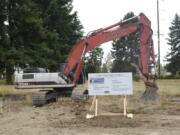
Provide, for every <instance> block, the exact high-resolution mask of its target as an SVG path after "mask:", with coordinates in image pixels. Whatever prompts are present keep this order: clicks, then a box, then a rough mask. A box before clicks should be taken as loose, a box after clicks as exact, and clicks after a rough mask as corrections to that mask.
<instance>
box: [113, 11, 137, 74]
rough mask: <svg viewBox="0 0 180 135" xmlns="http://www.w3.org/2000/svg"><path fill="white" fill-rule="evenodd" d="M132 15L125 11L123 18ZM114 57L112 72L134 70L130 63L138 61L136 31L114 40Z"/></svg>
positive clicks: (132, 14)
mask: <svg viewBox="0 0 180 135" xmlns="http://www.w3.org/2000/svg"><path fill="white" fill-rule="evenodd" d="M133 16H134V13H133V12H129V13H127V14H126V15H125V16H124V18H123V20H125V19H128V18H131V17H133ZM112 46H113V51H112V57H113V58H114V61H113V67H112V72H127V71H133V72H136V70H135V68H134V67H132V66H131V63H132V62H133V63H137V62H138V33H136V34H134V33H132V34H130V35H128V36H125V37H122V38H120V39H117V40H114V41H113V43H112Z"/></svg>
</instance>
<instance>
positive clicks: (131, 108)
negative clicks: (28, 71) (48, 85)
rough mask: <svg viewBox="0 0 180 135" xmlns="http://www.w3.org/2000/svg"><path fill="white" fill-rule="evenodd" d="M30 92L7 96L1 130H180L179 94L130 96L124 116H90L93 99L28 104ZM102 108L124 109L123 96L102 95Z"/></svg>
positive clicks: (137, 134)
mask: <svg viewBox="0 0 180 135" xmlns="http://www.w3.org/2000/svg"><path fill="white" fill-rule="evenodd" d="M26 96H27V95H21V96H19V97H18V96H17V95H13V96H6V97H5V103H6V104H5V107H4V113H3V114H1V115H0V127H1V128H0V134H2V135H10V134H15V135H16V134H18V135H24V134H26V135H31V134H35V135H36V134H44V135H49V134H65V135H69V134H95V135H96V134H97V135H98V134H115V135H119V134H135V135H141V134H142V135H144V134H147V135H148V134H157V135H158V134H160V135H164V134H165V135H168V134H173V135H174V134H177V135H179V134H180V130H179V127H180V103H179V102H175V101H173V100H172V99H173V98H174V97H177V96H169V95H168V96H166V95H163V96H162V98H161V101H160V102H158V103H142V102H140V101H139V97H140V94H138V93H136V95H135V96H132V97H128V112H130V113H133V114H134V118H133V119H129V118H125V117H123V116H98V117H96V118H93V119H90V120H87V119H86V118H85V116H86V114H87V113H88V112H89V107H90V104H91V101H92V98H90V99H89V100H88V101H85V102H74V101H73V100H71V98H60V99H59V100H58V102H56V103H50V104H48V105H46V106H43V107H33V106H31V105H30V104H25V103H26V102H27V101H26V100H27V98H26ZM98 99H99V111H100V113H103V112H113V113H122V112H123V106H122V97H111V96H110V97H98Z"/></svg>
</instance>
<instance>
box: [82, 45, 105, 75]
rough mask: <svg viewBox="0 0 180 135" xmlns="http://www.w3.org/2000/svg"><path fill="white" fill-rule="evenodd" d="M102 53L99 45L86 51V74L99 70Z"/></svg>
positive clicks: (98, 71)
mask: <svg viewBox="0 0 180 135" xmlns="http://www.w3.org/2000/svg"><path fill="white" fill-rule="evenodd" d="M103 54H104V53H103V49H102V48H100V47H96V48H95V49H93V50H91V51H90V52H89V53H88V56H86V57H85V66H84V68H85V72H86V74H88V73H100V72H101V64H102V58H103Z"/></svg>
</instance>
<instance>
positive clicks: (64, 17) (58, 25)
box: [35, 0, 83, 71]
mask: <svg viewBox="0 0 180 135" xmlns="http://www.w3.org/2000/svg"><path fill="white" fill-rule="evenodd" d="M35 1H36V2H37V3H38V6H39V8H40V9H41V11H42V12H41V16H42V19H43V25H44V27H45V28H46V30H47V32H46V33H47V38H46V39H45V42H46V44H47V48H48V49H50V50H48V51H49V52H48V51H47V52H45V53H42V54H43V55H44V56H43V57H46V63H47V65H46V66H47V67H48V68H49V69H50V70H52V71H55V70H57V69H58V67H59V64H60V63H64V62H66V61H65V60H66V58H67V55H68V54H69V52H70V50H71V48H72V47H73V45H74V44H75V43H76V42H77V40H78V39H80V38H81V37H82V35H83V33H82V31H81V30H82V28H83V27H82V25H81V23H80V21H79V19H78V16H77V12H73V11H72V10H73V5H72V0H35Z"/></svg>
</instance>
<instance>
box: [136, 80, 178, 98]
mask: <svg viewBox="0 0 180 135" xmlns="http://www.w3.org/2000/svg"><path fill="white" fill-rule="evenodd" d="M157 84H158V87H159V93H163V94H168V95H172V94H173V95H174V94H177V95H180V79H167V80H166V79H161V80H157ZM133 87H134V91H138V92H143V91H144V90H145V86H144V83H143V82H141V81H140V82H136V81H135V82H134V83H133Z"/></svg>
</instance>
